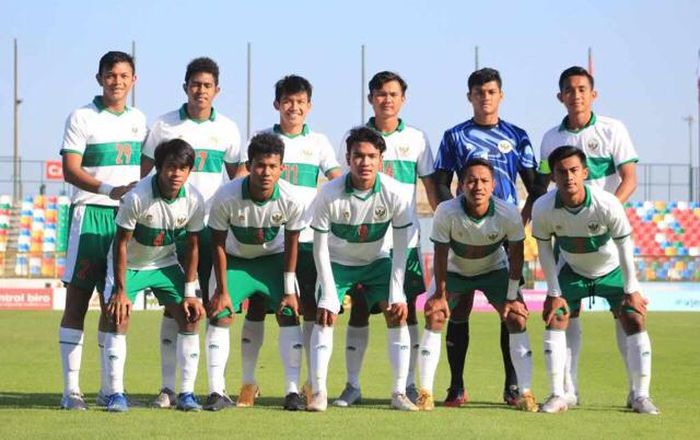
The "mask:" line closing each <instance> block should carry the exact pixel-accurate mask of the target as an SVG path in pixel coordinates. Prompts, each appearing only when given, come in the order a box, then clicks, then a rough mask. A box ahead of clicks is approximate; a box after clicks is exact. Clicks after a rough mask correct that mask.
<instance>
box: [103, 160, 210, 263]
mask: <svg viewBox="0 0 700 440" xmlns="http://www.w3.org/2000/svg"><path fill="white" fill-rule="evenodd" d="M114 221H115V223H116V224H117V225H118V226H120V227H122V228H124V229H126V230H129V231H133V232H134V235H133V237H132V238H131V240H129V243H128V244H127V261H126V267H127V269H136V270H148V269H159V268H162V267H167V266H172V265H174V264H178V260H177V252H176V250H175V242H176V241H177V240H179V239H181V238H182V237H183V236H184V235H185V234H186V233H187V232H198V231H201V230H202V229H203V228H204V200H203V199H202V195H201V194H199V191H197V190H196V189H195V188H194V187H193V186H192V185H190V184H189V182H187V183H185V184H184V185H183V186H182V188H180V192H179V193H178V195H177V197H175V198H174V199H172V200H167V199H164V198H163V196H162V195H161V193H160V189H159V188H158V175H157V174H155V175H153V176H148V177H145V178H143V179H142V180H141V181H140V182H139V183H138V184H137V185H136V186H135V187H134V189H132V190H131V191H129V192H128V193H127V194H126V196H124V197H123V198H122V200H121V203H120V204H119V210H118V211H117V218H116V219H115V220H114Z"/></svg>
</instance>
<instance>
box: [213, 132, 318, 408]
mask: <svg viewBox="0 0 700 440" xmlns="http://www.w3.org/2000/svg"><path fill="white" fill-rule="evenodd" d="M283 158H284V143H283V142H282V140H281V139H279V138H278V137H277V136H276V135H274V134H269V133H263V134H259V135H256V136H254V137H253V139H251V141H250V145H249V146H248V164H247V166H248V170H249V171H250V175H249V176H247V177H240V178H238V179H235V180H232V181H231V182H229V183H227V184H226V185H224V186H222V187H221V188H219V190H218V191H217V192H216V194H215V195H214V201H213V203H212V208H211V212H210V214H209V228H210V229H211V231H212V243H213V247H214V272H215V278H212V280H214V281H215V282H216V289H213V288H212V287H213V286H211V285H210V288H209V291H210V292H213V296H210V298H209V304H208V306H207V307H208V310H207V311H208V314H209V318H210V321H209V329H208V330H207V340H208V341H209V343H208V344H207V357H208V359H209V362H208V370H209V371H208V373H209V387H210V389H213V390H214V391H213V392H212V393H211V394H210V395H209V399H208V400H207V405H205V409H209V410H213V411H215V410H218V409H222V408H225V407H228V406H231V401H230V399H229V398H228V397H227V396H226V395H225V394H224V389H225V382H224V371H225V368H226V362H227V360H228V353H229V327H230V325H231V322H233V311H234V310H240V307H241V303H243V301H244V300H245V299H246V298H249V297H251V296H252V295H262V296H264V297H265V303H266V304H265V305H266V308H267V309H271V310H276V311H277V323H278V324H279V326H280V333H279V341H278V344H279V351H280V356H281V357H282V361H283V362H284V377H285V395H286V397H285V399H284V408H285V409H287V410H290V411H295V410H303V409H304V402H303V399H302V398H301V396H300V395H299V388H298V385H299V373H300V370H301V357H302V347H303V337H302V333H301V326H300V325H299V317H298V314H299V305H298V299H297V294H298V289H297V286H296V284H297V283H296V275H295V270H296V264H297V251H298V247H299V232H300V231H301V230H302V229H304V228H305V227H306V217H305V210H304V202H303V201H301V200H299V199H297V198H296V197H295V196H294V195H293V192H294V189H293V188H294V187H293V186H292V185H291V184H289V183H287V182H286V181H284V180H280V174H281V173H282V160H283ZM280 229H284V233H281V232H280ZM227 234H228V238H227ZM260 325H264V322H262V321H261V322H260ZM244 393H247V394H252V395H253V396H255V395H256V394H257V393H258V386H257V384H256V383H246V378H245V377H244V383H243V385H242V387H241V396H239V405H238V406H250V405H241V404H240V403H241V398H242V397H244V396H243V395H244ZM246 401H248V402H251V404H252V402H253V401H254V398H247V399H246Z"/></svg>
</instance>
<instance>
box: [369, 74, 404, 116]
mask: <svg viewBox="0 0 700 440" xmlns="http://www.w3.org/2000/svg"><path fill="white" fill-rule="evenodd" d="M367 98H368V99H369V103H370V104H371V105H372V110H374V116H375V117H379V118H383V119H389V118H396V117H398V116H399V113H400V112H401V107H403V104H404V102H405V101H406V96H405V95H404V94H403V90H401V84H399V82H398V81H388V82H385V83H384V84H383V85H382V87H381V88H380V89H378V90H374V91H373V92H372V93H371V94H370V95H369V96H368V97H367Z"/></svg>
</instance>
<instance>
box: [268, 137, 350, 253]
mask: <svg viewBox="0 0 700 440" xmlns="http://www.w3.org/2000/svg"><path fill="white" fill-rule="evenodd" d="M264 132H265V133H272V134H276V135H278V136H279V137H280V139H282V141H283V142H284V169H283V171H282V179H284V180H286V181H287V182H289V183H291V184H292V186H293V187H294V194H295V195H296V196H297V199H299V200H301V201H302V202H304V208H305V209H310V207H311V204H312V203H313V201H314V198H315V197H316V193H317V190H316V186H317V185H318V175H319V172H321V173H323V174H324V175H327V174H328V172H329V171H332V170H334V169H337V168H339V167H340V165H339V164H338V160H337V159H336V157H335V151H334V150H333V147H332V146H331V143H330V142H329V141H328V138H327V137H326V136H325V135H323V134H321V133H316V132H314V131H311V130H309V127H308V126H307V125H306V124H304V128H303V129H302V131H301V133H299V134H298V135H287V134H284V133H282V130H281V128H280V126H279V125H277V124H275V125H274V126H273V127H272V128H268V129H267V130H264ZM313 239H314V233H313V231H312V230H311V229H310V228H306V229H304V230H303V231H301V235H300V236H299V242H301V243H311V242H312V241H313Z"/></svg>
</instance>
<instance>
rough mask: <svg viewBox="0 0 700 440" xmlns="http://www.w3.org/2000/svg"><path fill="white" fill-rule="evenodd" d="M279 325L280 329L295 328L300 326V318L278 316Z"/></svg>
mask: <svg viewBox="0 0 700 440" xmlns="http://www.w3.org/2000/svg"><path fill="white" fill-rule="evenodd" d="M277 324H278V325H279V326H280V327H294V326H297V325H299V317H298V316H295V315H284V314H279V313H278V314H277Z"/></svg>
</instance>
